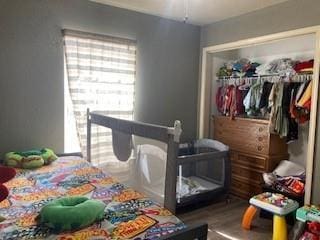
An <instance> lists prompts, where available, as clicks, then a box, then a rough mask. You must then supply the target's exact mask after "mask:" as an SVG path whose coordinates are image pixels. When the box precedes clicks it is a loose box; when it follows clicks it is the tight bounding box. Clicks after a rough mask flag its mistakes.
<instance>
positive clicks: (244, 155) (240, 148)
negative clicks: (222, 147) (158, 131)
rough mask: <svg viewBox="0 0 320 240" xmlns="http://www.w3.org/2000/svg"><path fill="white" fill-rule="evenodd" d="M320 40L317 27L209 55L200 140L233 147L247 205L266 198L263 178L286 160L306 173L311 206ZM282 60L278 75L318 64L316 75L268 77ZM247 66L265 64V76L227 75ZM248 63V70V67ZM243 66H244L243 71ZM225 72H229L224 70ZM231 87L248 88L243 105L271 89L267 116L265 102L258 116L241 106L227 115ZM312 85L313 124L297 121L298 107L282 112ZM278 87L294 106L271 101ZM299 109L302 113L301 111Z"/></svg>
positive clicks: (211, 50) (235, 185)
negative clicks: (222, 100) (256, 198)
mask: <svg viewBox="0 0 320 240" xmlns="http://www.w3.org/2000/svg"><path fill="white" fill-rule="evenodd" d="M319 36H320V34H319V28H318V27H313V28H306V29H299V30H294V31H289V32H283V33H278V34H273V35H268V36H263V37H259V38H254V39H248V40H242V41H238V42H234V43H227V44H222V45H217V46H212V47H207V48H204V49H203V56H202V75H201V91H200V112H199V129H198V132H199V137H209V138H213V139H216V140H219V141H221V142H223V143H225V144H227V145H229V146H230V149H231V154H230V159H231V164H232V176H231V179H232V180H231V182H232V184H231V193H232V194H234V195H237V196H239V197H241V198H245V199H247V198H250V197H251V196H252V195H255V194H257V193H260V192H261V191H262V189H261V186H262V183H263V179H262V173H264V172H272V171H273V170H274V169H275V167H276V166H277V165H278V164H279V163H280V162H281V161H282V160H289V161H291V162H294V163H296V164H299V165H300V166H303V167H304V168H305V169H306V186H305V202H306V203H309V202H310V201H311V196H312V188H311V183H312V177H313V175H312V174H313V168H314V164H313V162H314V150H315V148H314V145H315V128H316V121H317V114H316V109H317V102H318V99H317V97H318V94H317V92H318V80H319V52H320V51H319ZM279 59H282V60H283V61H282V62H281V61H279V66H280V67H278V65H276V66H275V67H274V65H272V66H273V69H275V68H276V69H280V70H281V67H283V65H286V64H287V62H286V61H292V65H291V66H292V68H294V67H293V66H295V64H296V63H298V62H303V63H308V62H309V61H310V60H313V61H314V62H313V64H312V67H311V69H310V67H309V68H308V69H306V71H303V70H302V71H300V70H299V68H296V69H295V70H296V71H293V73H292V74H291V73H288V72H286V71H284V72H281V71H274V72H271V71H269V72H268V71H265V72H263V70H265V69H266V67H265V66H270V63H272V64H273V63H274V62H277V61H278V60H279ZM285 59H286V60H285ZM246 61H248V62H250V64H253V63H254V64H255V63H258V64H257V65H259V64H260V70H259V71H257V70H253V71H252V74H246V75H245V71H244V72H242V70H240V72H238V73H236V74H235V73H234V72H233V73H227V72H226V71H228V70H226V69H228V68H229V69H230V67H228V65H229V66H230V64H235V63H241V64H242V63H243V62H245V63H246ZM293 62H294V63H293ZM245 63H243V65H246V64H245ZM277 63H278V62H277ZM241 64H238V66H239V65H240V69H241ZM268 64H269V65H268ZM290 64H291V62H290ZM307 65H308V66H309V64H307ZM223 66H227V68H225V69H222V67H223ZM233 66H234V65H233ZM236 67H237V65H236ZM277 67H278V68H277ZM231 68H232V67H231ZM258 68H259V67H258ZM264 68H265V69H264ZM267 68H268V67H267ZM233 69H234V68H233ZM246 71H247V69H246ZM258 72H259V73H258ZM230 75H231V76H230ZM266 83H268V84H266ZM259 84H260V85H259ZM231 85H232V86H234V87H235V89H238V87H239V88H240V87H241V88H242V86H246V87H247V88H248V89H247V92H246V93H245V94H244V96H243V98H242V99H241V100H240V102H241V103H244V102H245V101H244V98H245V96H246V95H247V93H248V90H249V89H254V87H256V86H258V85H259V86H260V90H258V91H256V93H258V92H259V93H260V95H261V93H262V94H263V91H265V89H264V88H265V86H267V85H270V87H269V90H268V91H265V92H268V96H267V97H266V96H264V100H265V101H266V102H267V103H266V105H267V107H266V108H265V110H264V111H262V108H261V109H260V108H258V105H259V102H258V103H257V104H256V105H257V109H258V111H257V112H255V111H256V110H257V109H255V108H253V109H252V108H251V109H250V107H248V106H246V107H244V106H242V108H240V109H239V108H238V107H237V105H234V106H236V107H234V108H231V110H230V109H227V110H226V109H225V105H223V104H224V103H223V104H222V105H221V103H220V102H219V97H217V94H218V92H219V91H222V90H221V89H227V91H229V88H228V87H227V86H231ZM309 85H310V87H309V90H310V93H311V95H312V97H310V98H311V99H312V101H311V104H310V102H309V103H308V104H309V105H308V107H309V108H308V110H306V112H307V113H306V116H307V117H306V118H307V119H304V118H303V117H305V116H304V115H303V114H304V113H305V111H304V110H303V112H302V113H303V114H302V115H303V116H302V117H301V114H300V112H299V114H297V115H294V107H295V106H296V105H293V106H294V107H293V108H292V109H293V110H291V109H290V110H289V109H288V110H287V111H285V110H282V108H286V107H287V108H291V106H292V104H291V101H292V96H296V94H297V92H298V90H297V89H299V88H301V89H302V90H303V93H304V92H305V91H306V89H307V87H308V86H309ZM253 86H254V87H253ZM273 86H276V87H275V89H278V88H281V87H282V88H283V89H284V90H282V88H281V90H279V92H281V93H283V94H284V95H286V96H283V98H282V96H281V99H286V98H287V99H289V100H288V101H290V103H289V104H287V103H285V100H280V102H278V103H277V100H276V98H274V99H273V97H272V96H273V95H272V94H275V93H273V92H272V94H271V95H270V92H271V89H272V88H273ZM311 86H312V87H311ZM294 89H296V90H294ZM241 90H242V89H241ZM223 91H224V90H223ZM272 91H273V90H272ZM275 91H276V90H275ZM252 92H253V91H252ZM219 94H221V93H219ZM223 94H226V93H225V92H223V93H222V95H223ZM254 94H255V93H253V95H254ZM218 96H220V95H218ZM270 96H271V97H270ZM275 96H277V94H275ZM260 97H261V96H259V101H260ZM299 98H300V97H299ZM272 99H273V100H272ZM237 100H238V99H237ZM234 101H236V100H234ZM249 102H250V98H249ZM251 104H252V97H251ZM270 104H271V105H270ZM279 104H280V105H279ZM296 104H298V103H296ZM243 105H245V104H243ZM249 105H250V104H249ZM253 105H254V106H255V104H253ZM274 106H278V108H277V107H274ZM221 108H222V109H221ZM272 109H273V110H272ZM279 109H280V110H279ZM298 109H299V111H300V108H298ZM260 110H261V111H260ZM272 111H274V112H277V111H278V112H281V113H288V114H290V113H291V111H292V115H294V116H295V117H296V118H293V117H292V116H291V115H290V116H288V117H287V116H285V117H283V118H282V117H281V118H280V117H278V116H279V114H278V113H277V114H275V113H274V112H272ZM291 118H292V119H291ZM279 119H286V120H283V121H282V120H279ZM287 119H288V120H287ZM290 121H291V122H290ZM289 123H290V124H289ZM279 126H280V127H279ZM292 129H294V130H292Z"/></svg>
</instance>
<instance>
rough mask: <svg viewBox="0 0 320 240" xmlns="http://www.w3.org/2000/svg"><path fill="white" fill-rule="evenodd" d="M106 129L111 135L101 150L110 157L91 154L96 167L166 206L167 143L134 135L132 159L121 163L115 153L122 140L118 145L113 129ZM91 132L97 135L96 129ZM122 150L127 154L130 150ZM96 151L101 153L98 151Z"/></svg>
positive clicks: (125, 148) (119, 140)
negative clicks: (113, 135)
mask: <svg viewBox="0 0 320 240" xmlns="http://www.w3.org/2000/svg"><path fill="white" fill-rule="evenodd" d="M93 126H94V125H93ZM99 128H101V127H99ZM105 129H107V130H105ZM105 129H103V130H104V131H107V132H110V134H108V136H107V137H108V139H107V140H108V142H109V143H108V144H107V145H106V144H104V145H103V146H102V145H101V150H103V152H104V153H105V152H106V151H107V154H104V153H103V154H92V159H91V161H92V162H94V163H98V164H96V165H97V166H99V167H100V168H102V169H103V170H104V171H105V172H107V173H108V174H110V175H111V176H112V177H114V178H116V179H117V180H118V181H119V182H121V183H123V184H125V185H127V186H129V187H131V188H133V189H135V190H137V191H138V192H140V193H143V194H145V195H146V196H147V197H149V198H151V199H153V200H155V201H156V202H158V203H160V204H164V191H165V176H166V174H165V173H166V159H167V153H166V152H167V144H165V143H163V142H160V141H156V140H153V139H149V138H143V137H138V136H134V135H133V136H132V145H131V154H130V157H129V158H128V160H126V161H121V159H120V160H119V158H118V157H119V154H118V156H117V153H116V152H117V148H118V147H117V145H118V144H120V145H121V140H122V139H121V138H120V139H118V141H117V142H115V139H113V137H112V134H111V133H112V131H111V129H108V128H105ZM92 130H93V132H92V135H94V134H95V128H92ZM114 145H116V147H114ZM123 147H124V152H126V151H127V150H128V149H127V147H126V146H123ZM106 148H107V150H106ZM120 148H121V147H120ZM96 151H99V150H97V149H96ZM121 151H122V150H121ZM121 151H120V152H121Z"/></svg>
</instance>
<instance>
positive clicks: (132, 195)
mask: <svg viewBox="0 0 320 240" xmlns="http://www.w3.org/2000/svg"><path fill="white" fill-rule="evenodd" d="M5 185H6V186H7V187H8V188H9V190H10V195H9V197H8V199H7V200H5V201H3V202H1V203H0V216H3V217H5V218H6V220H5V221H3V222H1V223H0V239H3V240H5V239H60V240H65V239H68V240H71V239H77V240H78V239H79V240H80V239H110V240H111V239H117V240H118V239H135V240H142V239H150V240H151V239H158V238H159V237H160V236H164V235H167V234H169V233H172V232H175V231H177V230H181V229H183V228H185V225H184V224H183V223H182V222H181V221H180V220H179V219H178V218H176V217H175V216H173V215H172V214H171V213H170V212H169V211H168V210H166V209H164V208H162V207H161V206H160V205H159V204H157V203H155V202H153V201H152V200H150V199H148V198H146V197H145V196H144V195H142V194H140V193H139V192H136V191H135V190H133V189H131V188H127V187H126V186H124V185H122V184H121V183H119V182H117V181H116V180H115V179H114V178H112V177H111V176H109V175H108V174H107V173H104V172H103V171H101V170H100V169H98V168H95V167H92V166H91V165H90V163H88V162H86V161H84V160H82V159H80V158H77V157H63V158H59V159H58V160H56V161H55V162H54V163H52V164H51V165H49V166H44V167H42V168H39V169H37V170H18V173H17V176H16V177H15V178H14V179H12V180H11V181H9V182H7V183H6V184H5ZM74 195H85V196H87V197H89V198H92V199H99V200H101V201H103V202H104V203H106V204H107V207H106V209H105V213H106V214H105V219H104V220H103V221H102V222H98V223H95V224H94V225H92V226H90V227H88V228H85V229H82V230H79V231H76V232H72V233H63V234H60V235H55V234H53V233H51V232H50V230H49V229H47V228H45V227H43V226H42V227H41V226H37V224H36V220H35V218H36V216H37V215H38V213H39V211H40V210H41V208H42V207H43V206H44V205H46V204H47V203H48V202H50V201H51V200H53V199H55V198H59V197H61V196H74Z"/></svg>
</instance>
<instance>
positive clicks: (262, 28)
mask: <svg viewBox="0 0 320 240" xmlns="http://www.w3.org/2000/svg"><path fill="white" fill-rule="evenodd" d="M315 25H320V1H319V0H290V1H288V2H284V3H281V4H278V5H275V6H271V7H268V8H265V9H262V10H259V11H256V12H252V13H249V14H246V15H242V16H239V17H235V18H231V19H228V20H224V21H221V22H217V23H214V24H211V25H207V26H204V27H202V29H201V43H200V45H201V47H205V46H210V45H215V44H220V43H226V42H233V41H236V40H241V39H247V38H251V37H257V36H263V35H267V34H272V33H277V32H283V31H287V30H293V29H298V28H302V27H309V26H315ZM319 109H320V106H319ZM318 112H319V111H318ZM319 121H320V120H319ZM318 126H319V123H318ZM318 133H319V134H317V145H316V161H315V171H314V180H313V196H312V198H313V202H314V203H316V204H319V203H320V128H319V127H318Z"/></svg>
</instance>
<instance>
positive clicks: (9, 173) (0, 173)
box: [0, 166, 16, 222]
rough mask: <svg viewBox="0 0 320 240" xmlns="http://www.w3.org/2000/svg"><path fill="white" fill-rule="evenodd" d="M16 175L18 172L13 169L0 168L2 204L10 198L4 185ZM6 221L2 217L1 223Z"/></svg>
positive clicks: (0, 197)
mask: <svg viewBox="0 0 320 240" xmlns="http://www.w3.org/2000/svg"><path fill="white" fill-rule="evenodd" d="M15 175H16V170H15V169H14V168H11V167H3V166H0V202H2V201H3V200H5V199H6V198H7V197H8V194H9V191H8V189H7V187H6V186H4V185H3V183H5V182H8V181H9V180H11V179H12V178H14V176H15ZM3 220H4V218H3V217H1V216H0V222H2V221H3Z"/></svg>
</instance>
